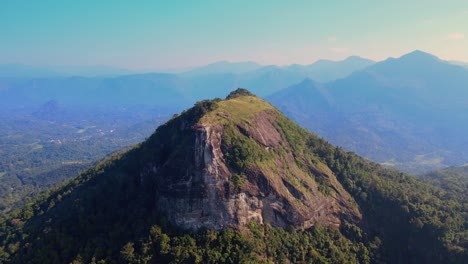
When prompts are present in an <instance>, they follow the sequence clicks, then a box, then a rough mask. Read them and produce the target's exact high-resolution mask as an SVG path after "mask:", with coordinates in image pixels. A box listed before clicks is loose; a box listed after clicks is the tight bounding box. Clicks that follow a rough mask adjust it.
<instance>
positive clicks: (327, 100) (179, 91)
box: [0, 51, 468, 173]
mask: <svg viewBox="0 0 468 264" xmlns="http://www.w3.org/2000/svg"><path fill="white" fill-rule="evenodd" d="M2 67H4V66H2ZM2 69H4V68H2ZM23 70H24V72H25V73H24V75H25V76H26V77H21V78H20V77H19V76H18V75H17V76H13V74H12V73H14V72H15V71H13V70H10V71H7V70H3V71H0V76H8V75H11V76H12V77H8V78H7V77H3V78H2V77H0V108H10V109H11V108H28V107H29V108H33V109H37V108H38V107H40V106H42V105H43V104H45V103H46V102H48V101H51V100H55V101H57V102H58V103H60V104H62V105H65V106H66V105H75V106H80V105H81V106H83V105H85V106H91V107H92V106H131V105H133V106H135V105H141V106H150V107H157V108H158V109H160V110H162V111H164V112H165V113H166V114H167V113H171V112H178V111H181V110H182V109H185V108H187V107H190V106H191V105H193V104H194V103H195V102H196V101H198V100H203V99H204V98H214V97H220V98H222V97H225V96H226V95H227V94H228V93H229V91H231V90H233V89H235V88H238V87H245V88H248V89H249V90H251V91H252V92H253V93H255V94H257V95H259V96H261V97H264V98H267V99H268V100H270V101H271V102H272V103H273V104H274V105H276V106H277V107H279V108H280V109H281V110H282V111H283V112H284V113H285V114H286V115H288V116H289V117H292V118H293V119H294V120H296V121H297V122H299V123H300V124H301V125H303V126H305V127H307V128H308V129H310V130H311V131H314V132H317V133H318V134H319V135H321V136H324V137H325V138H327V139H328V140H330V141H331V142H332V143H334V144H337V145H340V146H343V147H345V148H346V149H349V150H353V151H355V152H357V153H358V154H360V155H363V156H365V157H367V158H370V159H372V160H375V161H378V162H380V163H383V164H385V165H387V166H389V167H395V168H399V169H403V170H405V171H407V172H414V173H419V172H425V171H428V170H432V169H437V168H442V167H445V166H450V165H460V164H463V163H465V162H467V160H468V156H467V154H466V153H463V152H465V151H464V150H465V149H467V148H468V142H467V139H466V137H465V131H466V129H467V128H468V121H467V118H468V117H467V115H466V112H467V105H468V103H467V99H466V98H468V96H467V95H468V90H467V89H466V87H467V86H468V77H467V76H468V71H467V69H465V68H463V67H461V66H457V65H454V64H453V63H452V62H447V61H443V60H440V59H438V58H437V57H435V56H433V55H430V54H428V53H425V52H421V51H415V52H412V53H409V54H406V55H404V56H402V57H400V58H396V59H395V58H390V59H387V60H385V61H382V62H377V63H375V62H373V61H371V60H367V59H363V58H360V57H349V58H347V59H345V60H343V61H337V62H334V61H327V60H321V61H317V62H315V63H313V64H310V65H289V66H282V67H280V66H275V65H270V66H262V65H259V64H256V63H254V62H235V63H232V62H226V61H224V62H217V63H213V64H210V65H207V66H204V67H199V68H195V69H192V70H189V71H185V72H182V73H178V74H174V73H173V74H168V73H147V74H126V75H117V76H94V77H78V76H76V77H66V76H63V77H54V76H49V77H35V78H31V77H28V74H26V73H27V71H26V70H27V69H23ZM9 72H10V74H9ZM16 73H19V71H16ZM46 73H47V72H43V73H42V74H43V75H47V74H46ZM13 77H16V78H13Z"/></svg>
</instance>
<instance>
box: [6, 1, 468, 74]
mask: <svg viewBox="0 0 468 264" xmlns="http://www.w3.org/2000/svg"><path fill="white" fill-rule="evenodd" d="M0 36H1V37H0V63H24V64H31V65H112V66H116V67H125V68H130V69H163V68H175V67H190V66H196V65H203V64H207V63H211V62H214V61H219V60H229V61H247V60H250V61H256V62H259V63H261V64H292V63H300V64H308V63H312V62H314V61H316V60H317V59H321V58H324V59H333V60H339V59H343V58H345V57H347V56H350V55H359V56H362V57H367V58H371V59H375V60H382V59H385V58H387V57H390V56H391V57H398V56H400V55H402V54H404V53H407V52H410V51H412V50H415V49H420V50H424V51H427V52H430V53H433V54H435V55H437V56H439V57H441V58H443V59H448V60H459V61H468V1H466V0H452V1H450V0H447V1H439V0H437V1H434V0H421V1H416V0H414V1H410V0H405V1H402V0H393V1H375V0H374V1H362V0H354V1H332V0H330V1H314V0H305V1H300V0H296V1H275V0H268V1H261V0H257V1H253V0H250V1H244V0H237V1H209V0H207V1H202V0H199V1H195V0H193V1H181V0H171V1H170V0H167V1H158V0H154V1H118V0H114V1H85V0H82V1H66V0H62V1H50V0H49V1H48V0H41V1H32V0H31V1H14V0H6V1H0Z"/></svg>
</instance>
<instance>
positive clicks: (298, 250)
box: [0, 96, 468, 263]
mask: <svg viewBox="0 0 468 264" xmlns="http://www.w3.org/2000/svg"><path fill="white" fill-rule="evenodd" d="M231 107H232V108H231ZM249 107H251V108H250V109H249V110H246V108H249ZM270 107H271V106H270V105H269V104H267V103H265V102H263V101H261V100H260V99H258V98H255V97H252V96H236V97H234V98H233V99H231V100H227V101H220V100H219V99H217V100H213V101H202V102H199V103H197V104H196V105H195V107H193V108H191V109H189V110H187V111H185V112H183V113H182V114H181V115H180V116H179V117H175V118H173V119H171V120H170V121H169V122H167V123H166V124H164V125H162V126H161V127H160V128H158V130H157V131H156V132H155V133H154V134H153V135H152V136H151V137H150V138H149V139H148V140H146V141H145V142H143V143H141V144H139V145H137V146H135V147H134V148H133V149H131V150H129V151H128V152H126V153H121V154H116V155H114V156H112V157H110V158H108V159H106V160H104V161H102V162H100V163H99V164H98V165H96V166H95V167H93V168H91V169H89V170H88V171H86V172H83V173H81V174H80V176H79V177H77V178H75V179H73V180H71V181H69V182H68V183H66V184H63V185H62V186H60V187H57V188H55V189H53V190H50V191H48V192H47V193H45V194H44V195H42V196H41V197H38V198H36V200H35V201H34V202H31V203H28V204H27V205H26V206H25V207H24V208H22V209H18V210H15V211H13V212H12V213H11V214H10V215H9V216H8V217H4V218H2V219H1V220H0V241H1V244H0V262H3V263H45V262H47V263H70V262H74V263H271V262H276V263H301V262H302V263H463V262H464V261H466V259H468V255H467V242H466V241H467V239H466V238H467V230H466V226H467V207H466V204H463V202H462V200H460V199H461V198H460V196H450V195H446V194H447V191H444V190H442V189H440V188H438V187H433V186H431V185H429V184H427V183H422V182H420V181H418V180H416V179H415V178H413V177H412V176H409V175H406V174H403V173H400V172H398V171H394V170H388V169H384V168H383V167H381V166H380V165H378V164H375V163H372V162H369V161H367V160H365V159H363V158H361V157H359V156H357V155H355V154H354V153H347V152H345V151H343V149H341V148H337V147H333V146H332V145H330V144H329V143H328V142H326V141H325V140H324V139H321V138H319V137H317V136H315V135H313V134H311V133H308V132H307V131H306V130H304V129H302V128H300V127H299V126H297V125H296V124H294V123H293V122H292V121H291V120H289V119H287V118H286V117H284V116H283V115H281V114H279V112H278V111H277V110H274V109H271V108H270ZM260 109H263V110H260ZM269 111H270V112H271V111H274V113H275V114H276V116H275V118H276V119H275V126H276V128H277V129H278V131H280V133H281V136H282V137H283V138H284V142H282V143H281V144H280V145H279V146H276V147H272V148H271V149H269V150H266V149H265V148H263V147H260V145H259V144H258V143H257V142H256V141H255V140H254V139H253V138H252V137H250V136H246V135H245V134H243V133H242V129H246V128H248V127H249V126H247V125H245V126H242V124H243V122H244V124H245V122H247V123H248V122H252V119H251V118H250V117H252V115H253V114H252V113H260V112H269ZM221 112H224V113H225V114H226V115H225V116H224V117H222V118H221V117H220V115H219V114H220V113H221ZM223 120H224V121H223ZM198 122H200V123H203V122H221V123H222V122H224V123H223V124H224V125H225V126H224V128H225V130H224V132H225V133H224V135H223V143H222V144H223V146H222V151H223V153H224V154H225V156H226V159H227V161H228V165H229V166H230V167H231V169H232V170H233V171H234V172H235V174H234V176H233V177H232V178H231V183H232V184H233V185H234V186H236V187H237V188H239V189H240V188H242V183H243V182H244V181H245V178H244V175H245V174H244V173H245V172H246V171H248V170H249V169H251V168H252V167H253V166H267V167H269V168H270V169H271V170H274V169H275V168H274V166H271V164H269V163H270V162H271V157H272V155H273V154H271V153H275V155H278V156H281V154H282V153H283V154H284V153H286V152H288V151H289V152H291V153H293V154H294V159H293V161H292V163H293V164H290V165H291V168H294V166H296V165H297V167H299V168H301V170H307V169H310V170H315V171H310V172H309V175H311V176H310V178H311V179H313V180H314V181H316V182H317V183H319V186H322V189H321V192H322V193H325V194H332V193H333V192H341V191H343V190H339V189H332V188H331V186H336V184H332V181H339V183H340V184H341V185H342V186H343V187H344V189H345V190H346V191H347V192H349V193H350V194H351V196H352V199H353V200H354V201H355V203H356V206H357V207H358V208H359V210H360V211H361V213H362V216H363V219H362V221H360V222H359V223H355V222H353V221H352V219H348V215H345V214H343V215H341V216H340V218H341V220H342V224H341V226H340V228H339V229H338V228H334V227H323V226H320V225H317V226H314V227H313V228H310V229H308V230H301V229H299V230H295V229H294V228H289V229H287V230H283V229H280V228H272V227H270V226H269V225H268V224H266V225H262V226H258V225H255V224H253V223H251V224H250V225H249V226H248V227H246V228H245V230H234V229H226V230H224V231H220V232H215V231H212V230H200V231H199V232H191V231H187V230H180V229H178V228H176V227H174V226H171V225H170V224H169V223H168V220H167V219H166V218H165V217H164V215H163V214H161V213H160V212H157V210H156V209H155V204H157V201H156V200H155V192H156V191H157V190H159V189H158V187H159V186H158V182H155V181H154V180H153V181H151V179H153V178H144V179H141V178H140V172H141V170H142V169H143V168H145V166H146V165H147V163H148V161H158V162H159V163H161V164H163V163H165V162H166V161H167V160H168V159H174V160H177V161H178V164H185V163H187V164H189V163H190V162H191V159H193V156H190V155H188V154H187V153H190V152H193V151H194V147H193V142H194V140H195V138H194V137H195V136H194V133H192V132H191V130H190V129H181V128H184V127H193V126H195V125H197V124H198ZM234 125H236V126H234ZM156 148H157V149H158V150H161V151H158V152H156V151H155V149H156ZM168 148H171V152H169V151H168ZM293 165H294V166H293ZM170 172H171V173H170V174H167V175H171V177H172V178H177V177H183V176H184V175H186V168H183V166H177V167H176V168H171V171H170ZM324 175H333V176H336V177H333V178H330V177H324ZM304 180H306V179H305V178H304ZM142 181H144V183H143V182H142ZM298 188H299V187H298Z"/></svg>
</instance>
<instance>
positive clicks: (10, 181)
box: [0, 110, 161, 216]
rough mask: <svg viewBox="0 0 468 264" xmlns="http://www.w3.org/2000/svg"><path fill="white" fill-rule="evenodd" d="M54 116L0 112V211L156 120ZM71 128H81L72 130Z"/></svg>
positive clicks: (127, 141)
mask: <svg viewBox="0 0 468 264" xmlns="http://www.w3.org/2000/svg"><path fill="white" fill-rule="evenodd" d="M31 111H33V110H31ZM0 114H3V113H1V112H0ZM125 115H129V116H125ZM144 117H145V116H144ZM55 118H57V119H58V120H55V121H53V122H51V121H50V120H49V119H41V118H37V117H35V116H31V115H30V114H17V113H12V114H11V115H2V116H0V126H1V127H2V129H1V130H0V172H1V173H0V216H2V215H3V214H5V213H7V212H10V211H12V210H14V209H16V208H18V207H19V206H21V205H24V204H26V203H29V202H32V198H33V197H34V196H35V195H37V194H38V193H41V192H43V191H44V190H45V189H47V188H49V187H51V186H54V185H56V184H60V183H62V182H64V181H66V180H67V179H70V178H72V177H75V176H76V175H78V173H79V172H80V171H82V170H84V169H86V168H88V167H90V166H92V165H93V164H94V163H95V162H96V161H97V160H100V159H102V158H104V157H105V156H106V155H109V154H110V153H112V152H114V151H117V150H119V149H122V148H124V147H126V146H128V145H133V144H135V143H137V142H139V141H141V140H143V139H144V138H145V136H148V135H150V134H151V133H152V132H153V131H154V127H155V126H157V124H158V122H161V121H157V122H156V121H154V122H150V121H146V122H143V123H140V124H137V125H129V124H132V123H134V122H135V120H139V118H141V117H140V116H139V115H138V114H134V115H132V114H131V113H103V112H102V110H96V111H93V112H92V113H90V114H89V115H85V114H82V115H78V114H77V115H76V116H75V115H73V116H71V117H70V116H65V117H63V118H62V119H61V115H56V116H55ZM145 118H148V119H150V118H151V116H150V115H146V117H145ZM77 128H83V129H85V130H84V131H82V133H79V134H78V133H76V131H77ZM110 130H114V132H113V133H110V132H109V131H110Z"/></svg>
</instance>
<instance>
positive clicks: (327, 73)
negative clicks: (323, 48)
mask: <svg viewBox="0 0 468 264" xmlns="http://www.w3.org/2000/svg"><path fill="white" fill-rule="evenodd" d="M374 63H375V61H372V60H369V59H364V58H361V57H358V56H351V57H348V58H346V59H345V60H342V61H331V60H319V61H317V62H315V63H313V64H310V65H298V64H294V65H290V66H288V67H287V69H289V70H291V71H298V72H302V73H304V74H306V75H307V77H308V78H311V79H313V80H315V81H318V82H329V81H334V80H337V79H341V78H344V77H346V76H348V75H350V74H351V73H353V72H355V71H359V70H362V69H364V68H366V67H369V66H371V65H373V64H374Z"/></svg>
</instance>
